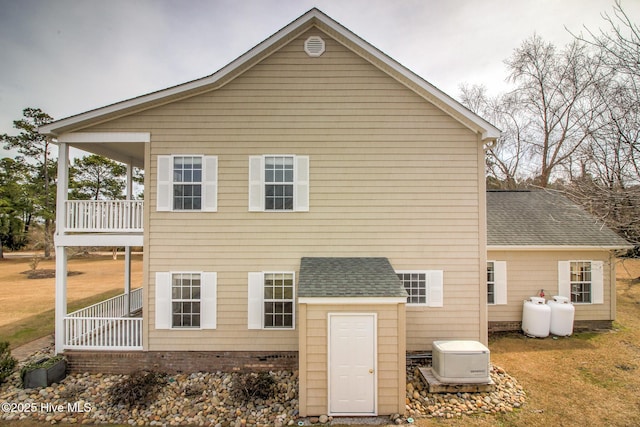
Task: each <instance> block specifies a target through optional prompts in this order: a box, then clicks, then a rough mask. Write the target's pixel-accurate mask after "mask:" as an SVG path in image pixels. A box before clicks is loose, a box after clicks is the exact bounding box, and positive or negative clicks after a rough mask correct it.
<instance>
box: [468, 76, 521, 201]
mask: <svg viewBox="0 0 640 427" xmlns="http://www.w3.org/2000/svg"><path fill="white" fill-rule="evenodd" d="M460 92H461V94H460V100H461V102H462V103H463V104H464V105H465V106H466V107H467V108H469V109H470V110H471V111H473V112H474V113H476V114H478V115H480V116H482V117H484V118H485V119H486V120H488V121H490V122H491V123H493V124H494V125H495V126H497V127H498V128H499V129H500V130H501V134H500V138H498V140H497V141H496V142H495V144H493V145H490V146H487V147H486V152H487V157H486V166H487V175H488V177H487V178H488V181H489V182H488V185H490V186H491V187H494V188H502V189H509V190H513V189H516V188H518V187H520V186H521V185H522V183H523V182H524V181H525V180H526V178H527V175H528V173H529V171H528V169H527V167H528V160H530V158H531V154H532V153H531V150H530V149H529V147H528V146H527V145H526V144H525V141H524V140H523V138H522V129H523V128H526V127H527V125H528V119H527V117H525V116H523V114H522V110H521V109H520V108H519V106H518V105H517V103H515V102H514V99H513V97H512V96H511V95H510V94H503V95H498V96H495V97H489V96H488V95H487V91H486V87H484V86H478V85H474V86H467V85H464V84H463V85H461V86H460Z"/></svg>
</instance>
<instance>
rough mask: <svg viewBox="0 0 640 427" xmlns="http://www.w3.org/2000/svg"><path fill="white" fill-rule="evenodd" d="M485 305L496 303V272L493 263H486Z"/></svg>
mask: <svg viewBox="0 0 640 427" xmlns="http://www.w3.org/2000/svg"><path fill="white" fill-rule="evenodd" d="M487 303H488V304H495V303H496V270H495V264H494V263H493V261H488V262H487Z"/></svg>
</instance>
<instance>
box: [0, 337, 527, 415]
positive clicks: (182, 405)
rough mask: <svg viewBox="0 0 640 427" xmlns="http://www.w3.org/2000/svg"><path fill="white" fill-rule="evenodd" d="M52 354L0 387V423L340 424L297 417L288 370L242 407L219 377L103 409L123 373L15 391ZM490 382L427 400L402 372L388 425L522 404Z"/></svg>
mask: <svg viewBox="0 0 640 427" xmlns="http://www.w3.org/2000/svg"><path fill="white" fill-rule="evenodd" d="M51 355H52V349H51V348H50V347H49V348H45V349H43V350H42V351H38V352H37V353H35V354H34V355H33V356H31V357H30V358H28V359H27V360H25V361H23V362H21V364H19V365H18V368H17V371H16V372H14V374H12V375H11V376H10V377H9V378H7V381H6V382H5V383H4V384H3V385H2V386H1V387H0V402H3V407H2V412H0V421H2V420H21V419H30V420H35V421H39V422H47V423H50V424H56V423H68V424H105V423H108V424H124V425H164V426H167V425H169V426H174V425H175V426H179V425H192V426H220V427H223V426H241V427H244V426H256V427H258V426H276V425H277V426H293V425H297V424H298V422H303V423H304V424H307V425H308V424H313V423H320V424H323V425H326V424H327V423H329V424H332V423H340V419H339V418H338V419H336V420H333V419H332V417H328V416H327V415H322V416H319V417H312V418H307V419H300V418H299V416H298V373H297V372H289V371H278V372H272V373H271V375H272V376H273V377H274V379H275V380H276V386H275V394H274V396H273V397H272V398H269V399H265V400H256V401H254V402H248V403H246V404H241V405H239V404H237V402H233V401H232V399H231V398H230V395H231V394H232V387H233V378H234V376H233V375H234V374H229V373H223V372H215V373H202V372H200V373H193V374H178V375H173V376H169V377H167V378H166V384H164V385H163V386H162V388H161V390H160V392H159V393H158V394H157V396H156V397H155V399H154V400H153V401H152V402H151V403H149V404H148V405H147V406H135V405H132V406H131V407H125V406H123V405H118V406H111V405H109V403H108V402H109V396H108V391H109V388H110V387H111V386H112V385H113V384H115V383H117V382H119V381H121V380H122V379H123V378H125V377H126V376H124V375H103V374H94V375H90V374H86V373H85V374H74V375H69V376H67V378H66V379H64V380H63V381H62V382H61V383H60V384H53V385H51V386H50V387H46V388H41V389H27V390H25V389H23V388H21V382H20V375H19V370H20V367H21V366H23V365H24V364H25V363H29V362H31V361H34V360H39V359H42V358H43V357H47V356H51ZM491 379H492V380H493V381H494V382H495V384H496V389H495V391H493V392H491V393H449V394H430V393H427V391H426V388H425V387H424V385H423V384H422V381H421V379H420V376H419V374H416V372H414V371H413V369H412V368H409V369H408V370H407V387H406V411H405V413H404V414H394V415H392V416H391V417H389V421H390V423H391V424H403V423H406V422H407V419H408V418H414V419H416V418H422V417H441V418H454V417H460V416H462V415H471V414H482V413H486V414H496V413H505V412H511V411H513V410H514V409H517V408H521V407H522V405H524V403H525V402H526V394H525V392H524V390H523V388H522V387H521V386H520V385H518V383H517V381H516V380H515V379H514V378H512V377H511V376H509V375H508V374H507V373H506V372H505V371H504V370H503V369H502V368H499V367H495V366H494V367H492V369H491ZM6 404H9V405H8V406H7V405H6ZM0 424H1V422H0Z"/></svg>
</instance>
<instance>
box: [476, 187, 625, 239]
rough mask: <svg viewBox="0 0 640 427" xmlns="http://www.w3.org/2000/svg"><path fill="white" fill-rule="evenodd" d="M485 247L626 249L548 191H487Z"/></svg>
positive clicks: (591, 219) (602, 227) (592, 220)
mask: <svg viewBox="0 0 640 427" xmlns="http://www.w3.org/2000/svg"><path fill="white" fill-rule="evenodd" d="M487 245H488V246H489V249H492V248H491V247H492V246H493V247H503V246H507V247H508V246H537V247H553V246H557V247H592V248H603V249H624V248H630V247H631V246H630V245H629V243H628V242H627V241H626V240H624V239H623V238H621V237H620V236H618V235H617V234H615V233H614V232H613V231H611V230H610V229H609V228H607V227H606V226H605V225H604V224H602V223H601V222H600V221H598V220H596V219H595V218H594V217H592V216H591V215H589V214H588V213H587V212H585V211H584V210H582V209H581V208H580V207H578V206H576V205H575V204H574V203H572V202H571V201H570V200H569V199H567V198H566V197H564V196H563V195H561V194H559V193H557V192H554V191H549V190H535V191H488V192H487Z"/></svg>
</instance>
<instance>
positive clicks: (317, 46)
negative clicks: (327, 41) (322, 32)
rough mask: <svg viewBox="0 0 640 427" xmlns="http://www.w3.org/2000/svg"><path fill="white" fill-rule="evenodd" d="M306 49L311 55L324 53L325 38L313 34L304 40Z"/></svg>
mask: <svg viewBox="0 0 640 427" xmlns="http://www.w3.org/2000/svg"><path fill="white" fill-rule="evenodd" d="M304 51H305V52H307V55H309V56H320V55H322V54H323V53H324V40H322V38H320V37H318V36H311V37H309V38H308V39H307V40H305V42H304Z"/></svg>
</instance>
